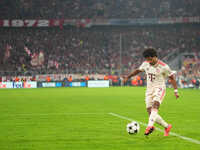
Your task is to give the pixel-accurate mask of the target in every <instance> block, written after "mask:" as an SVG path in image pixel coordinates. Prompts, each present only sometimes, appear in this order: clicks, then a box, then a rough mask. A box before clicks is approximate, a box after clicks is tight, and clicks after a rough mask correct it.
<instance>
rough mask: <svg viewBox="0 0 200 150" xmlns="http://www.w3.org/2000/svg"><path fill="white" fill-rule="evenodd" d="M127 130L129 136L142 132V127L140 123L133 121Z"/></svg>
mask: <svg viewBox="0 0 200 150" xmlns="http://www.w3.org/2000/svg"><path fill="white" fill-rule="evenodd" d="M126 130H127V132H128V133H129V134H136V133H138V132H139V131H140V125H139V123H137V122H135V121H132V122H131V123H128V124H127V126H126Z"/></svg>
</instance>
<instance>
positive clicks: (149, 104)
mask: <svg viewBox="0 0 200 150" xmlns="http://www.w3.org/2000/svg"><path fill="white" fill-rule="evenodd" d="M145 102H146V109H147V112H148V114H149V116H150V115H151V110H152V105H153V95H152V91H149V92H148V91H147V92H146V98H145ZM154 129H155V128H154V126H148V127H147V128H146V130H145V133H144V134H145V135H148V134H150V133H152V132H153V131H154Z"/></svg>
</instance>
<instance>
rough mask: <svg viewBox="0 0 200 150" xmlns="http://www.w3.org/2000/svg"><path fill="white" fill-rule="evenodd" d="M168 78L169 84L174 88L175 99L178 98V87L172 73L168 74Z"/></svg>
mask: <svg viewBox="0 0 200 150" xmlns="http://www.w3.org/2000/svg"><path fill="white" fill-rule="evenodd" d="M169 79H170V80H171V84H172V86H173V88H174V95H175V96H176V99H177V98H179V94H178V87H177V84H176V80H175V79H174V75H171V76H169Z"/></svg>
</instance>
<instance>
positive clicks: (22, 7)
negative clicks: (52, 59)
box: [0, 0, 200, 19]
mask: <svg viewBox="0 0 200 150" xmlns="http://www.w3.org/2000/svg"><path fill="white" fill-rule="evenodd" d="M0 6H1V7H0V19H8V18H9V19H33V18H34V19H58V18H59V19H62V18H66V19H71V18H73V19H77V18H79V19H82V18H92V19H96V18H101V19H107V18H166V17H191V16H199V12H200V1H199V0H156V1H155V0H131V1H130V0H95V1H94V0H28V1H27V0H1V1H0Z"/></svg>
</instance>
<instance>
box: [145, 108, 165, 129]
mask: <svg viewBox="0 0 200 150" xmlns="http://www.w3.org/2000/svg"><path fill="white" fill-rule="evenodd" d="M151 109H152V108H151V107H148V108H147V112H148V114H149V116H150V115H151ZM155 123H157V124H159V125H161V126H163V127H165V128H167V127H168V124H167V123H166V122H165V120H163V119H162V117H161V116H160V115H159V114H157V116H156V119H155Z"/></svg>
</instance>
